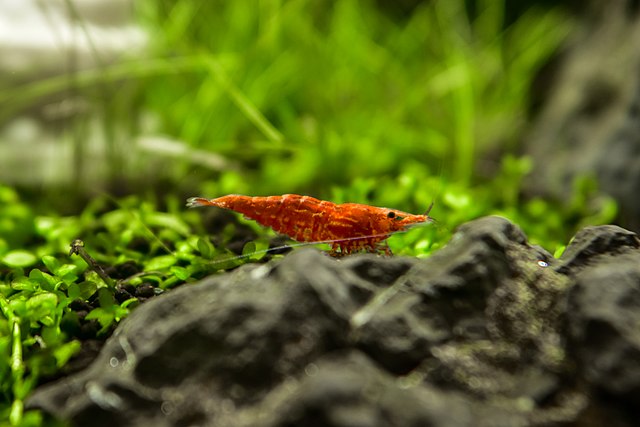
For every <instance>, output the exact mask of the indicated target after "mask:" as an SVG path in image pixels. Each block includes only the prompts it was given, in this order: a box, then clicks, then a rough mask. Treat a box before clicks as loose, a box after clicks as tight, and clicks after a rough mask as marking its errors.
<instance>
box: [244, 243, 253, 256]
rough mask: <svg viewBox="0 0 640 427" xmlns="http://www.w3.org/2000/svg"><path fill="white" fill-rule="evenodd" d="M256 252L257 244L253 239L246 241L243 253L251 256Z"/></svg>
mask: <svg viewBox="0 0 640 427" xmlns="http://www.w3.org/2000/svg"><path fill="white" fill-rule="evenodd" d="M255 253H256V244H255V243H254V242H253V241H251V242H247V243H245V245H244V246H243V247H242V255H244V256H251V255H253V254H255Z"/></svg>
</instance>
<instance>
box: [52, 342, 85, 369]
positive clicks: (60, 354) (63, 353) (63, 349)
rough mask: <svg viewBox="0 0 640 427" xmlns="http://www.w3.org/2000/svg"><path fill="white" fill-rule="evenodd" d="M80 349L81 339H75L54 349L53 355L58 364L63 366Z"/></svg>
mask: <svg viewBox="0 0 640 427" xmlns="http://www.w3.org/2000/svg"><path fill="white" fill-rule="evenodd" d="M78 351H80V341H77V340H74V341H71V342H68V343H66V344H63V345H61V346H60V347H58V348H56V349H55V350H54V351H53V357H55V358H56V366H57V367H58V368H61V367H63V366H64V365H66V363H67V362H68V361H69V359H71V357H73V356H74V355H75V354H76V353H77V352H78Z"/></svg>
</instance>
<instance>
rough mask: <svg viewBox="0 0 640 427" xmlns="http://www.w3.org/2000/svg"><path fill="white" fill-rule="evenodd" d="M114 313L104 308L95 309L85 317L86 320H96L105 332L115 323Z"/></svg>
mask: <svg viewBox="0 0 640 427" xmlns="http://www.w3.org/2000/svg"><path fill="white" fill-rule="evenodd" d="M113 318H114V313H113V311H111V310H105V309H104V308H102V307H98V308H94V309H93V310H91V311H90V312H89V314H87V315H86V316H85V319H86V320H91V319H96V320H97V321H98V323H100V326H102V329H103V330H106V329H107V328H108V327H109V326H110V325H111V323H113Z"/></svg>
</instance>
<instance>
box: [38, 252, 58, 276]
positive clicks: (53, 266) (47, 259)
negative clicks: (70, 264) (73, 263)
mask: <svg viewBox="0 0 640 427" xmlns="http://www.w3.org/2000/svg"><path fill="white" fill-rule="evenodd" d="M42 262H43V263H44V265H45V266H47V268H48V269H49V271H50V272H51V274H58V269H59V268H60V261H58V260H57V259H56V258H55V257H52V256H51V255H45V256H43V257H42Z"/></svg>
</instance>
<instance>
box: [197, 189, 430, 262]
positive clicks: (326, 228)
mask: <svg viewBox="0 0 640 427" xmlns="http://www.w3.org/2000/svg"><path fill="white" fill-rule="evenodd" d="M187 206H188V207H198V206H216V207H219V208H223V209H229V210H232V211H235V212H239V213H241V214H243V215H244V216H245V217H247V218H250V219H252V220H255V221H256V222H258V223H259V224H261V225H264V226H267V227H271V228H272V229H273V230H275V231H276V232H278V233H281V234H285V235H287V236H289V237H291V238H292V239H294V240H297V241H299V242H327V243H330V244H331V249H332V254H334V255H335V254H338V253H339V254H348V253H352V252H356V251H362V250H364V251H367V252H377V251H378V250H379V244H380V243H381V242H383V241H384V240H386V239H387V238H388V237H389V236H390V235H391V234H392V233H394V232H397V231H403V230H406V229H407V228H408V227H410V226H412V225H415V224H419V223H425V222H430V221H432V219H431V218H430V217H429V216H428V213H429V212H428V211H427V213H425V214H424V215H413V214H410V213H406V212H402V211H399V210H395V209H388V208H379V207H375V206H369V205H363V204H359V203H343V204H336V203H332V202H328V201H325V200H318V199H316V198H313V197H309V196H300V195H297V194H285V195H282V196H268V197H250V196H241V195H236V194H231V195H228V196H222V197H218V198H216V199H205V198H202V197H192V198H190V199H188V200H187ZM338 250H339V252H338ZM384 250H385V253H387V254H391V251H390V249H389V247H388V246H386V247H384Z"/></svg>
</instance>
